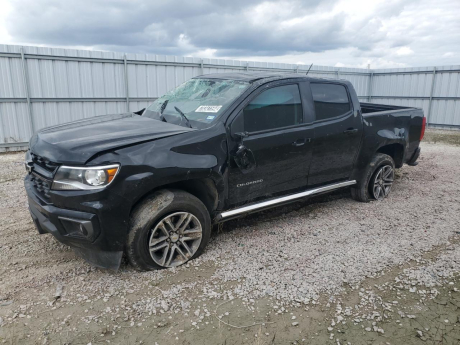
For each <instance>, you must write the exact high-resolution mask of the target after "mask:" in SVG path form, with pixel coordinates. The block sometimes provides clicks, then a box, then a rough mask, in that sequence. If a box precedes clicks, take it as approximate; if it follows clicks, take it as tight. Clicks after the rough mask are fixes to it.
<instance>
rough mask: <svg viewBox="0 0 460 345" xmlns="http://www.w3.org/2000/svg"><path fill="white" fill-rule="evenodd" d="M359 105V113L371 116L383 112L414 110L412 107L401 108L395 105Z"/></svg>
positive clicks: (362, 103)
mask: <svg viewBox="0 0 460 345" xmlns="http://www.w3.org/2000/svg"><path fill="white" fill-rule="evenodd" d="M360 104H361V111H362V112H363V114H371V113H380V112H384V111H392V112H394V111H398V110H408V109H414V108H412V107H401V106H397V105H386V104H375V103H364V102H360Z"/></svg>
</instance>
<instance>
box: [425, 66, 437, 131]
mask: <svg viewBox="0 0 460 345" xmlns="http://www.w3.org/2000/svg"><path fill="white" fill-rule="evenodd" d="M435 80H436V67H433V78H432V80H431V90H430V100H429V102H428V114H426V124H429V123H430V115H431V103H432V102H433V92H434V83H435Z"/></svg>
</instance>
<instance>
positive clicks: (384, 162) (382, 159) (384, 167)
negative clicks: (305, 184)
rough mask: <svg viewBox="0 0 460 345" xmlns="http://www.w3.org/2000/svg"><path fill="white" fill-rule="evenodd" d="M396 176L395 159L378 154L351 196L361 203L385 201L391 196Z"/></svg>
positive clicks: (352, 190) (354, 187)
mask: <svg viewBox="0 0 460 345" xmlns="http://www.w3.org/2000/svg"><path fill="white" fill-rule="evenodd" d="M394 176H395V162H394V161H393V158H391V157H390V156H388V155H386V154H383V153H377V154H376V155H375V156H374V157H373V158H372V160H371V162H370V164H369V165H368V167H367V168H366V171H365V172H364V176H363V178H362V179H361V181H358V184H357V185H355V186H353V187H352V188H351V196H352V198H353V199H355V200H357V201H361V202H369V201H371V200H383V199H385V198H386V197H387V196H388V195H389V194H390V191H391V187H392V185H393V181H394Z"/></svg>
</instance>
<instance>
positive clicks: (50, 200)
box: [25, 73, 425, 270]
mask: <svg viewBox="0 0 460 345" xmlns="http://www.w3.org/2000/svg"><path fill="white" fill-rule="evenodd" d="M424 130H425V118H424V116H423V112H422V110H421V109H416V108H407V107H397V106H387V105H376V104H370V103H360V102H359V100H358V97H357V95H356V92H355V90H354V88H353V86H352V84H351V83H350V82H348V81H346V80H330V79H319V78H311V77H308V76H307V75H301V74H294V75H289V74H283V75H280V74H270V73H232V74H210V75H203V76H199V77H195V78H193V79H191V80H189V81H187V82H185V83H184V84H182V85H180V86H178V87H177V88H176V89H174V90H172V91H170V92H169V93H167V94H166V95H164V96H162V97H160V98H158V99H156V100H155V101H154V102H153V103H152V104H151V105H150V106H149V107H147V108H146V109H143V110H141V111H139V112H137V113H125V114H116V115H106V116H97V117H94V118H91V119H86V120H82V121H77V122H72V123H68V124H63V125H58V126H54V127H49V128H46V129H43V130H41V131H39V132H37V133H36V134H35V135H34V136H33V137H32V138H31V140H30V143H29V150H28V151H27V153H26V169H27V171H28V174H27V175H26V177H25V188H26V191H27V195H28V202H29V208H30V214H31V216H32V219H33V221H34V223H35V225H36V227H37V229H38V232H39V233H40V234H43V233H50V234H52V235H53V236H55V237H56V238H57V239H58V240H59V241H61V242H62V243H65V244H68V245H69V246H71V247H73V248H74V249H75V251H76V252H77V253H78V254H80V255H81V256H82V257H83V258H85V259H86V260H87V261H89V262H90V263H92V264H94V265H96V266H99V267H104V268H109V269H117V268H118V267H119V265H120V262H121V259H122V256H123V255H124V254H125V255H126V256H127V258H128V260H129V262H130V263H131V264H132V265H133V266H134V267H135V268H136V269H139V270H152V269H159V268H167V267H174V266H178V265H181V264H183V263H185V262H187V261H189V260H191V259H193V258H196V257H197V256H198V255H200V254H201V253H202V252H203V251H204V249H205V247H206V245H207V243H208V241H209V238H210V234H211V229H212V227H213V225H215V224H218V223H220V222H224V221H226V220H229V219H232V218H235V217H240V216H244V215H246V214H248V213H251V212H256V211H260V210H264V209H267V208H269V207H274V206H278V205H282V204H285V203H288V202H292V201H297V200H299V199H301V198H306V197H310V196H313V195H317V194H320V193H324V192H329V191H333V190H336V189H338V188H344V187H348V188H351V196H352V197H353V198H354V199H356V200H358V201H362V202H368V201H371V200H379V201H381V200H383V199H384V198H386V197H387V196H388V195H389V193H390V190H391V187H392V183H393V180H394V172H395V168H400V167H401V166H402V165H403V164H404V163H407V164H409V165H415V164H417V163H416V160H417V158H418V157H419V154H420V147H419V144H420V141H421V140H422V138H423V134H424ZM235 254H236V253H235Z"/></svg>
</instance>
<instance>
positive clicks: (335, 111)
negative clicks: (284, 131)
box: [310, 83, 351, 121]
mask: <svg viewBox="0 0 460 345" xmlns="http://www.w3.org/2000/svg"><path fill="white" fill-rule="evenodd" d="M310 86H311V92H312V94H313V102H314V103H315V113H316V120H317V121H318V120H326V119H330V118H333V117H337V116H340V115H343V114H346V113H347V112H349V111H350V109H351V106H350V100H349V99H348V94H347V90H346V89H345V86H343V85H336V84H319V83H312V84H310Z"/></svg>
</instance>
